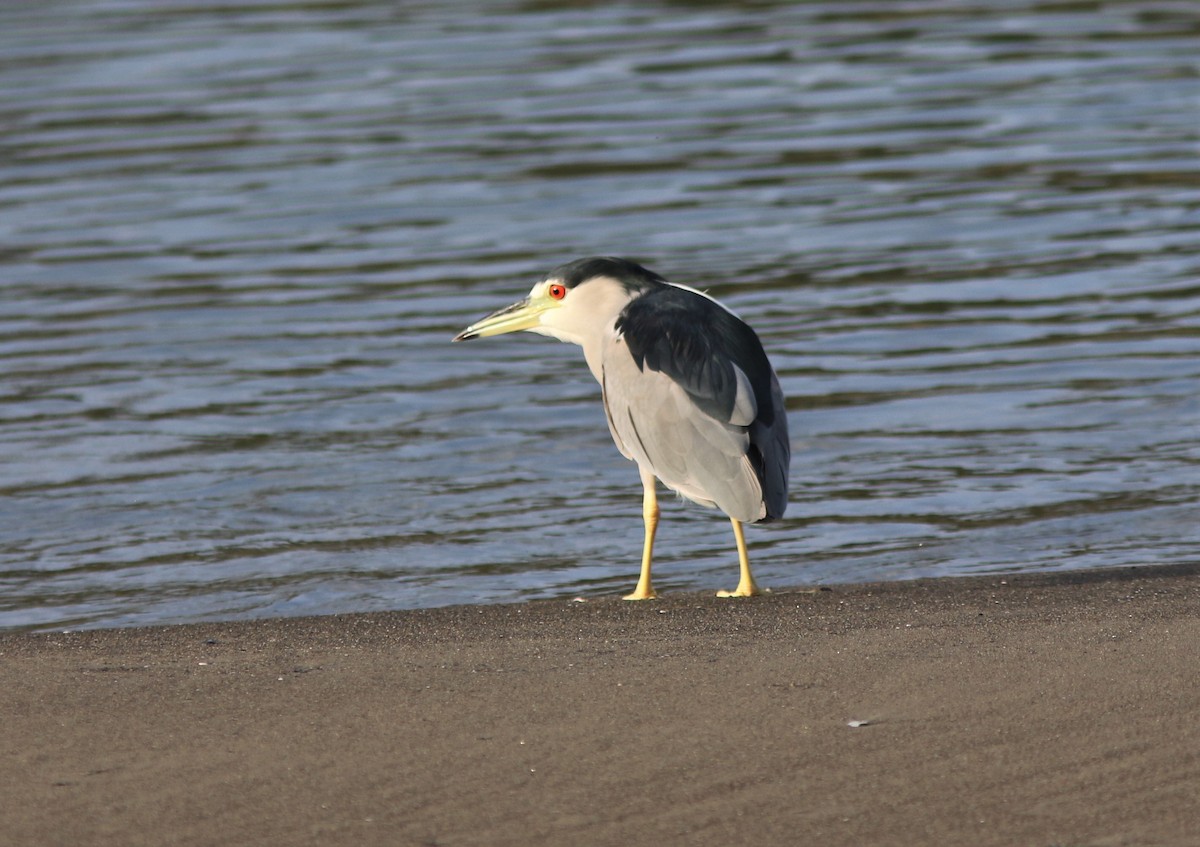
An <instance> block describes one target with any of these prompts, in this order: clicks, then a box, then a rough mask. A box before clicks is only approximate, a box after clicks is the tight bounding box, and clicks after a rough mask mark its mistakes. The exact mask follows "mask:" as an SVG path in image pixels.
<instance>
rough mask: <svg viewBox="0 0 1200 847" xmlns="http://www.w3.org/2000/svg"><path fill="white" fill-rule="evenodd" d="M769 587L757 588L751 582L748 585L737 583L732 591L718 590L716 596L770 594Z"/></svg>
mask: <svg viewBox="0 0 1200 847" xmlns="http://www.w3.org/2000/svg"><path fill="white" fill-rule="evenodd" d="M770 593H771V589H769V588H759V587H758V586H757V585H755V584H754V583H753V582H752V583H750V584H749V585H739V586H738V587H737V588H735V589H733V591H718V592H717V596H718V597H757V596H759V595H760V594H770Z"/></svg>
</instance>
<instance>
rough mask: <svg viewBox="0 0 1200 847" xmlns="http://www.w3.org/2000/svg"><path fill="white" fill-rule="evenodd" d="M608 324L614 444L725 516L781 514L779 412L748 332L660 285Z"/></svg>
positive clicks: (783, 449)
mask: <svg viewBox="0 0 1200 847" xmlns="http://www.w3.org/2000/svg"><path fill="white" fill-rule="evenodd" d="M660 295H661V296H660ZM617 329H618V331H619V335H618V337H617V338H616V339H615V340H614V341H613V342H612V343H611V344H609V345H608V346H607V348H606V350H605V353H604V355H603V362H602V363H603V367H602V374H601V384H602V386H603V389H604V405H605V411H606V413H607V415H608V424H609V429H610V431H611V432H612V436H613V440H614V441H615V442H616V444H617V448H618V449H619V450H620V451H621V452H622V453H623V454H624V455H625V456H627V457H628V458H631V459H633V460H635V461H637V462H638V464H639V465H642V466H644V467H646V468H649V469H650V470H651V471H652V472H653V473H654V475H655V476H657V477H658V478H659V479H660V480H662V482H663V484H665V485H666V486H667V487H668V488H671V489H673V490H675V491H677V492H679V493H680V494H682V495H683V496H685V497H687V498H688V499H690V500H694V501H696V502H698V503H701V504H703V505H706V506H717V507H719V508H720V509H721V510H722V511H724V512H725V513H726V514H728V515H729V516H730V517H733V518H737V519H738V520H741V521H746V522H752V521H761V520H770V519H773V518H777V517H779V516H781V515H782V514H783V512H784V510H785V509H786V507H787V478H788V469H789V465H790V460H791V448H790V445H789V441H788V433H787V416H786V413H785V411H784V405H783V392H782V391H781V389H780V387H779V381H778V379H777V378H776V376H775V373H774V371H773V370H772V369H771V366H770V363H769V362H768V361H767V358H766V354H765V353H764V352H763V351H762V345H761V344H760V343H759V341H758V338H757V336H756V335H754V332H753V330H751V329H750V328H749V327H748V326H746V324H744V323H742V322H741V321H740V320H739V319H738V318H737V317H735V316H734V315H733V314H732V313H730V312H727V311H726V310H725V309H724V308H722V307H721V306H719V305H718V304H716V303H714V302H713V301H711V300H708V299H707V298H705V297H703V296H701V295H699V294H696V293H694V292H691V291H688V290H686V289H677V288H667V287H664V289H663V290H662V291H661V292H655V293H654V295H647V296H644V297H641V298H638V299H637V300H634V301H632V302H631V303H630V304H629V306H628V307H626V310H625V312H623V313H622V316H621V318H620V319H619V320H618V322H617Z"/></svg>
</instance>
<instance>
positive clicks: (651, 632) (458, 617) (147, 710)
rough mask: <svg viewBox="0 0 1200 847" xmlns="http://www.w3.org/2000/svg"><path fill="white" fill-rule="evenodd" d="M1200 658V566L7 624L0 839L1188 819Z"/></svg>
mask: <svg viewBox="0 0 1200 847" xmlns="http://www.w3.org/2000/svg"><path fill="white" fill-rule="evenodd" d="M1198 671H1200V566H1195V565H1189V566H1180V567H1175V568H1144V569H1132V570H1120V571H1109V572H1103V573H1072V574H1058V575H1040V576H1038V575H1029V576H1009V577H1004V578H1001V577H988V578H971V579H955V580H928V581H919V582H909V583H892V584H884V585H862V586H846V587H835V588H833V589H832V590H822V591H819V592H813V593H805V592H800V591H796V592H788V591H779V592H777V593H775V594H774V595H771V596H769V597H765V598H761V599H754V600H750V601H745V600H742V601H736V600H734V601H731V600H717V599H715V598H711V597H708V596H698V595H681V596H675V597H669V598H667V599H665V600H663V601H659V602H652V603H639V604H632V603H623V602H621V601H619V600H616V599H613V600H599V601H596V600H593V601H590V602H587V603H572V602H569V601H567V600H560V601H546V602H537V603H530V604H527V605H521V606H491V607H457V608H448V609H437V610H431V611H419V612H403V613H395V614H378V615H361V616H337V617H328V618H303V619H290V620H268V621H258V622H251V623H230V624H211V625H197V626H181V627H161V628H149V629H128V630H108V631H92V632H81V633H72V634H43V635H26V634H10V635H5V636H0V715H2V717H3V729H2V735H0V739H2V741H0V843H3V844H5V845H9V844H11V845H55V844H62V845H72V847H75V846H76V845H109V844H111V845H122V847H126V846H127V845H141V844H155V845H159V844H187V845H223V847H224V845H308V844H319V845H355V847H359V845H376V844H378V845H435V844H438V845H541V844H550V845H560V844H561V845H575V844H580V845H591V844H603V845H655V847H663V845H668V844H670V845H674V844H681V845H684V844H686V845H722V847H731V845H736V846H737V847H740V845H777V844H778V845H821V847H827V846H828V845H856V847H857V846H858V845H923V846H924V845H1026V846H1027V847H1051V845H1061V847H1081V846H1082V845H1097V847H1098V846H1099V845H1104V846H1105V847H1113V845H1189V847H1194V845H1200V681H1198ZM851 721H866V722H867V723H866V724H865V725H863V726H857V727H854V726H851V725H850V722H851Z"/></svg>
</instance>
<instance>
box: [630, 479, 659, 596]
mask: <svg viewBox="0 0 1200 847" xmlns="http://www.w3.org/2000/svg"><path fill="white" fill-rule="evenodd" d="M638 470H640V471H641V473H642V520H643V521H645V523H646V540H645V542H644V543H643V544H642V575H641V576H640V577H638V584H637V588H635V589H633V593H632V594H626V595H625V599H626V600H653V599H654V598H655V597H657V596H658V592H656V591H655V590H654V586H653V585H652V584H651V583H650V559H651V557H652V556H653V555H654V532H655V530H657V529H658V496H657V495H656V494H655V493H654V486H655V485H657V484H658V483H657V480H655V479H654V474H652V473H650V471H648V470H646V469H644V468H638Z"/></svg>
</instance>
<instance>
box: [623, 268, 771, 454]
mask: <svg viewBox="0 0 1200 847" xmlns="http://www.w3.org/2000/svg"><path fill="white" fill-rule="evenodd" d="M616 329H617V331H618V332H620V333H621V334H622V335H623V336H624V338H625V344H626V346H627V347H628V349H629V352H630V354H631V355H632V356H633V358H634V361H635V362H637V365H638V368H639V369H643V370H644V369H645V368H649V369H650V370H652V371H659V372H661V373H663V374H665V375H666V376H668V377H670V378H671V379H672V380H673V381H674V382H675V383H677V384H678V385H679V386H680V387H681V388H683V390H684V391H686V392H687V394H688V396H690V397H691V398H692V400H693V401H694V402H695V403H696V405H697V406H698V407H700V409H701V410H702V411H704V412H705V413H706V414H708V415H710V416H712V417H714V418H716V419H717V420H721V421H726V422H728V421H729V419H730V416H731V415H732V413H733V406H734V403H735V401H736V400H737V377H736V376H735V375H734V372H733V367H732V366H733V365H734V364H736V365H737V366H738V367H739V368H741V370H742V371H743V372H744V373H745V374H746V376H747V377H749V379H750V385H751V387H752V388H753V390H754V400H755V402H756V403H757V405H758V418H757V420H758V422H759V423H761V424H762V425H764V426H768V427H769V426H771V424H772V423H773V422H774V419H775V409H774V405H773V404H772V402H771V373H772V371H771V363H770V362H769V361H768V360H767V354H766V353H765V352H764V351H763V347H762V342H760V341H759V339H758V335H757V334H756V333H755V332H754V330H753V329H751V328H750V327H749V326H748V325H747V324H746V323H744V322H743V321H742V320H741V319H740V318H738V317H737V316H736V315H734V314H732V313H731V312H729V311H727V310H726V309H724V308H723V307H721V306H720V305H718V304H717V303H714V302H713V301H712V300H709V299H708V298H707V297H704V296H703V295H700V294H697V293H695V292H693V291H688V290H686V289H682V288H677V287H675V286H673V285H666V284H658V285H653V286H652V287H649V288H648V290H646V291H645V293H644V294H642V295H641V296H640V297H636V298H634V299H633V300H631V301H630V302H629V305H627V306H626V307H625V308H624V310H622V312H621V314H620V316H619V317H618V318H617V322H616ZM760 461H761V459H760Z"/></svg>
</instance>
